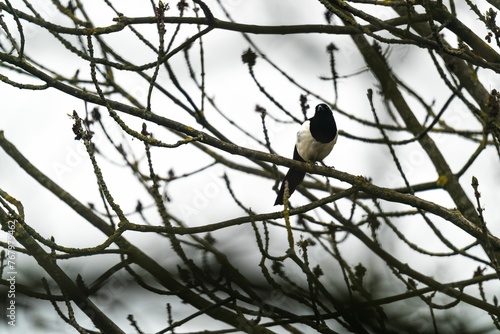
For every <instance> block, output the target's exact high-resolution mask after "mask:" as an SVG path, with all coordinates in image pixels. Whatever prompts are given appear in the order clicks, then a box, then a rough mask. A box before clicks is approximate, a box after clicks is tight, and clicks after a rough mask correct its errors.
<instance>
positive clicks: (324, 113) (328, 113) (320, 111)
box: [314, 103, 333, 118]
mask: <svg viewBox="0 0 500 334" xmlns="http://www.w3.org/2000/svg"><path fill="white" fill-rule="evenodd" d="M314 117H317V118H332V117H333V114H332V110H331V109H330V107H328V106H327V105H326V104H324V103H320V104H318V105H317V106H316V110H315V114H314Z"/></svg>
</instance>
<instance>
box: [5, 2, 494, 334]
mask: <svg viewBox="0 0 500 334" xmlns="http://www.w3.org/2000/svg"><path fill="white" fill-rule="evenodd" d="M488 2H489V3H490V4H491V6H492V7H491V8H490V9H488V10H486V11H485V10H484V9H482V8H486V7H487V6H486V5H485V4H480V5H479V4H474V3H473V2H472V1H469V0H466V1H465V2H464V3H456V2H455V1H453V0H450V1H449V2H442V1H432V0H422V1H417V0H413V1H409V0H406V1H403V0H395V1H379V0H353V1H341V0H319V1H318V2H315V1H310V4H309V6H311V8H313V7H314V8H318V6H319V5H321V6H322V9H321V10H322V11H323V12H324V17H323V18H322V20H323V21H318V22H314V24H296V22H293V21H292V20H291V21H289V23H288V24H286V25H261V24H255V25H254V24H245V23H240V22H238V21H237V20H236V19H233V17H236V16H238V14H239V13H240V14H241V12H242V11H244V8H242V7H243V6H257V2H252V3H251V4H248V3H244V2H238V5H239V6H237V5H235V2H234V1H233V2H227V1H222V0H217V1H206V2H204V1H202V0H193V1H184V0H181V1H179V2H178V3H176V4H174V3H166V2H162V1H159V2H154V1H151V3H149V4H146V3H140V4H139V3H137V4H134V5H133V6H134V9H133V10H132V9H131V8H126V11H124V12H122V9H121V8H125V7H124V6H125V5H123V4H122V3H120V2H119V1H116V2H115V1H109V0H104V1H102V3H97V2H96V3H93V4H90V3H88V4H87V3H86V4H84V3H83V2H81V1H78V0H70V1H68V2H66V3H62V2H60V1H59V0H53V1H52V2H50V3H48V2H47V3H45V2H38V1H37V2H36V3H35V2H34V1H29V0H24V1H13V0H5V1H2V2H0V11H1V15H0V24H1V35H0V51H1V52H0V79H1V80H2V82H3V84H4V85H2V89H4V88H5V87H6V85H9V86H11V87H15V88H19V89H21V90H22V91H26V90H30V91H39V93H38V95H36V96H43V95H44V94H49V93H50V92H54V91H57V92H60V93H63V94H65V95H67V96H70V97H72V98H73V99H74V100H75V101H79V102H80V103H79V104H78V105H79V106H80V107H79V109H76V110H73V108H71V109H69V110H68V109H65V108H66V107H65V106H63V105H59V104H58V103H57V101H52V103H53V106H52V107H51V108H53V109H54V110H56V111H57V112H58V113H59V112H62V113H64V114H60V115H58V116H57V117H59V118H63V117H66V118H67V117H68V116H67V115H66V114H68V115H69V116H70V118H71V120H72V129H69V128H67V129H60V128H54V129H51V131H54V132H65V133H70V132H71V131H72V133H73V134H72V136H73V137H74V140H75V143H77V145H79V147H80V148H84V150H85V152H86V153H85V154H86V157H85V164H86V165H87V166H90V167H91V168H92V170H93V175H90V176H91V177H92V178H93V180H95V182H94V183H91V182H90V181H88V182H87V184H86V186H85V187H82V189H76V190H73V191H71V192H68V191H66V190H65V189H63V187H61V186H60V185H58V182H57V181H58V180H56V179H54V177H53V176H52V177H51V176H50V175H47V173H44V172H42V170H41V169H39V168H38V167H37V166H36V164H35V163H34V161H33V160H32V159H31V158H30V157H29V156H25V155H23V152H22V150H20V149H18V148H16V145H15V144H14V143H12V142H11V141H9V132H11V131H14V129H11V128H4V127H3V126H2V128H1V129H0V146H1V147H2V149H3V151H4V152H5V154H6V156H4V158H3V159H5V161H7V159H8V160H9V161H15V163H16V164H17V166H18V167H19V168H21V169H22V170H24V171H25V172H26V173H27V174H29V176H30V177H31V178H33V179H34V180H35V181H36V182H37V183H38V185H39V186H40V187H43V188H45V189H46V190H48V191H49V192H50V193H52V194H53V195H55V196H56V197H57V198H59V199H60V200H61V201H62V202H60V205H61V206H63V205H64V206H67V207H69V208H71V209H72V210H73V211H74V212H76V214H77V216H78V217H79V218H78V219H73V218H70V219H68V220H69V221H64V222H49V221H45V220H44V219H43V217H38V218H34V217H30V215H26V214H25V213H26V211H29V210H30V208H31V207H33V206H34V205H37V203H31V202H27V200H25V199H23V198H20V197H19V194H18V193H19V189H16V188H9V189H7V188H5V185H2V184H0V204H1V210H0V222H1V225H2V230H3V231H5V232H6V234H5V236H6V238H5V239H4V240H5V241H3V242H1V245H2V247H3V248H4V251H2V253H1V262H0V263H1V268H0V270H1V271H0V272H1V280H0V283H1V284H2V286H3V287H4V290H2V293H1V298H2V300H3V301H4V304H3V305H4V307H3V312H5V314H4V319H5V322H4V323H3V325H5V326H7V328H10V327H8V326H14V325H16V321H17V320H16V317H17V315H18V314H17V312H21V310H26V312H28V311H29V305H30V300H33V303H35V304H34V305H36V307H40V305H44V304H47V305H49V306H51V307H52V308H53V310H54V312H55V313H57V315H58V317H59V318H60V319H61V320H62V321H63V322H61V323H64V322H65V323H67V324H69V325H70V326H71V327H72V328H74V329H75V330H76V331H77V332H79V333H94V332H101V333H125V332H137V333H144V332H156V333H169V332H171V333H174V332H176V331H177V332H179V331H183V332H185V331H186V330H189V328H191V329H192V328H193V327H192V326H198V328H204V329H205V331H203V332H204V333H232V332H248V333H274V332H291V333H302V332H304V333H310V332H312V331H313V330H315V331H317V332H321V333H335V332H347V331H349V332H355V333H368V332H379V333H386V332H399V331H407V332H415V333H417V332H418V333H423V332H434V333H438V332H439V333H445V332H450V333H451V332H465V331H467V332H472V331H478V332H485V331H493V330H494V329H495V328H496V329H497V330H498V329H500V322H499V316H500V308H499V306H498V299H497V298H498V296H497V295H495V292H498V287H499V280H498V279H499V274H500V265H499V261H500V239H499V238H498V237H496V236H495V234H497V235H498V233H499V232H500V230H499V229H498V223H499V221H498V216H495V215H488V214H487V213H488V212H489V211H485V206H484V198H483V197H481V193H483V194H484V193H485V192H487V194H486V197H491V198H494V196H497V195H496V194H497V193H498V188H497V187H498V180H496V179H494V178H493V177H494V174H495V173H494V172H492V173H489V174H488V172H487V170H490V171H496V176H497V177H498V166H499V165H498V161H499V160H498V158H499V157H500V146H499V141H500V116H499V110H500V102H499V101H500V96H499V93H498V91H497V90H496V89H495V88H494V87H491V82H488V79H487V78H488V77H489V76H491V75H492V73H493V74H495V75H496V74H498V73H499V71H500V55H499V54H498V52H497V50H498V49H499V47H500V28H499V27H498V26H497V23H496V14H497V12H496V10H498V9H499V8H500V7H499V4H498V2H497V1H488ZM281 6H282V8H285V9H290V10H291V9H293V7H292V4H282V5H281ZM109 13H111V14H109ZM143 13H146V14H144V15H143ZM279 14H281V13H279ZM382 14H383V15H382ZM102 15H108V17H110V16H109V15H111V16H112V17H114V18H113V20H114V22H112V23H111V24H109V25H104V24H96V23H95V22H96V20H97V18H99V19H100V18H101V16H102ZM286 19H287V17H286V16H285V17H281V20H286ZM470 20H475V21H476V26H475V27H479V28H477V29H479V30H480V31H479V30H477V31H476V30H471V29H470V28H469V27H468V25H469V24H468V23H467V22H470ZM99 22H101V21H99ZM256 22H257V18H256ZM478 23H479V24H478ZM222 32H226V33H231V34H233V35H236V36H241V37H242V40H244V43H245V45H246V46H245V47H244V48H242V49H241V50H240V51H241V52H240V54H239V55H238V56H237V57H240V56H241V58H240V59H239V61H242V64H241V63H240V70H241V69H246V70H247V73H248V75H239V74H238V75H234V76H233V77H232V82H220V81H219V82H217V81H216V79H215V78H216V74H217V73H214V72H215V70H212V68H213V66H215V65H214V64H215V62H214V61H213V60H210V59H211V57H213V56H214V55H220V54H222V53H223V52H222V51H221V50H220V49H219V50H216V47H217V44H216V43H215V42H214V41H213V40H212V39H211V38H212V36H214V38H215V36H221V35H220V34H221V33H222ZM217 34H219V35H217ZM305 34H306V35H305ZM262 35H265V36H281V37H280V38H281V39H282V40H289V39H291V38H295V37H296V36H307V37H308V38H310V39H316V38H317V39H318V40H319V39H320V37H321V38H323V37H325V36H327V37H331V41H330V42H327V43H325V44H324V45H323V49H322V50H311V51H310V55H311V58H315V59H323V60H324V75H322V76H321V77H320V78H318V77H317V74H316V73H314V74H312V75H309V77H310V78H309V80H308V81H304V80H301V79H298V78H297V76H300V75H303V74H299V72H300V71H297V68H298V69H299V70H300V67H301V66H295V67H292V66H290V64H289V63H287V62H285V61H284V59H285V58H287V57H288V56H289V55H287V54H283V53H281V54H280V53H279V50H276V49H265V48H262V47H261V46H260V45H261V44H259V43H261V39H260V38H261V37H262ZM33 36H35V37H33ZM224 36H225V35H224ZM334 38H335V39H334ZM45 40H47V41H49V40H50V41H51V42H50V43H53V42H57V45H59V47H60V48H59V49H55V48H54V51H52V55H53V57H54V58H55V59H52V61H50V59H49V60H47V59H46V58H45V57H44V56H43V55H42V54H41V53H36V52H32V50H33V49H32V48H31V47H30V43H34V42H35V41H45ZM117 41H119V42H118V43H117ZM322 41H323V39H321V43H323V42H322ZM333 41H335V43H333ZM50 45H52V44H50ZM219 46H220V45H219ZM225 47H227V48H228V49H229V48H230V46H229V45H226V46H225ZM297 48H300V45H298V46H297ZM401 48H402V49H401ZM397 50H404V52H408V53H409V54H417V55H418V59H417V58H416V57H415V58H413V59H410V60H406V61H398V60H397V59H395V58H394V57H393V56H392V53H393V52H396V51H397ZM270 51H272V55H269V53H270ZM224 57H225V59H224V60H223V61H224V62H228V63H230V62H233V61H234V60H235V58H237V57H235V56H234V54H226V55H224ZM280 57H281V58H280ZM408 57H411V56H408ZM62 59H67V61H65V62H64V67H63V66H62V64H61V63H60V62H59V61H58V60H62ZM342 59H362V60H363V62H364V65H363V68H362V69H361V70H360V71H358V72H350V73H347V72H346V71H345V69H341V68H339V63H342V61H343V60H342ZM227 70H229V71H232V70H233V69H231V68H230V67H229V68H228V69H227ZM325 73H329V74H325ZM403 73H411V75H410V76H408V75H406V76H405V75H404V74H403ZM419 74H423V75H424V76H425V78H426V79H425V80H427V81H428V83H429V84H428V85H427V86H428V87H422V85H416V84H415V82H414V80H413V77H414V76H415V77H416V76H418V75H419ZM271 76H273V77H272V78H271ZM212 78H213V79H212ZM361 79H362V80H365V81H364V82H365V83H367V87H368V89H354V88H353V87H356V86H357V85H358V83H359V82H360V81H359V80H361ZM249 80H252V82H253V84H254V86H248V84H247V82H248V81H249ZM273 80H276V82H279V84H277V85H275V84H274V81H273ZM312 82H314V84H312ZM317 84H320V85H323V87H327V89H325V90H324V92H323V91H321V89H312V88H308V87H310V86H314V85H317ZM231 86H239V87H241V89H240V93H239V95H238V97H237V98H238V99H239V100H240V101H241V103H238V105H237V106H236V105H234V102H231V101H233V100H231V99H232V98H233V96H232V95H234V94H235V93H234V91H232V90H231V89H230V88H231ZM277 86H279V88H277ZM248 87H251V88H248ZM346 87H349V90H350V93H349V95H348V93H347V89H346ZM429 87H430V89H428V88H429ZM426 88H427V89H426ZM0 94H1V93H0ZM30 96H31V95H30ZM245 98H246V99H245ZM11 99H13V100H11ZM16 99H19V96H15V97H14V96H12V97H11V96H6V95H4V94H2V95H1V101H2V102H1V104H2V113H9V110H6V109H5V108H6V105H7V103H17V102H16V101H17V100H16ZM9 101H10V102H9ZM317 102H318V103H319V102H321V103H327V104H328V105H329V106H330V107H331V108H332V109H333V111H334V114H335V117H336V118H337V121H338V122H339V124H341V126H339V128H340V131H339V134H340V139H339V144H338V145H337V146H340V148H338V147H336V148H335V149H334V154H333V156H334V157H333V158H332V160H331V161H333V162H334V164H335V167H337V168H333V167H330V166H326V165H319V164H318V165H313V164H308V163H302V162H299V161H295V160H292V159H289V157H291V151H292V148H293V142H292V141H293V140H294V137H293V131H294V129H296V128H297V126H296V125H297V124H300V123H301V122H303V121H304V120H305V119H306V118H307V117H310V116H311V112H310V111H311V110H310V107H309V104H312V103H317ZM35 103H38V102H37V101H35ZM40 103H41V102H40ZM11 116H12V117H14V119H15V117H16V115H11ZM457 117H458V119H459V120H466V121H458V122H457ZM17 121H18V122H20V123H22V122H25V121H27V120H22V119H18V120H17ZM49 122H50V118H48V116H47V124H40V126H42V127H46V128H50V126H51V125H50V124H48V123H49ZM256 122H259V123H260V130H259V131H254V130H252V129H251V128H250V126H249V124H251V123H253V124H255V123H256ZM277 128H280V129H286V132H285V131H283V133H280V136H279V137H278V136H277V133H276V131H274V129H277ZM117 129H119V131H116V130H117ZM291 132H292V133H291ZM285 133H286V136H285ZM290 133H291V134H290ZM25 135H26V136H29V135H30V134H29V133H27V134H25ZM281 139H283V141H282V140H281ZM33 140H37V138H33ZM286 142H289V145H286V146H285V143H286ZM346 143H349V144H346ZM343 145H344V147H345V145H351V147H352V148H351V149H350V150H351V153H352V154H350V155H348V154H344V155H343V156H342V161H340V156H339V154H336V153H335V152H337V151H336V150H341V149H342V148H341V147H342V146H343ZM471 148H472V149H471ZM286 150H289V151H290V152H289V153H290V155H285V156H281V155H278V154H277V153H276V152H280V153H281V152H284V153H286V152H287V151H286ZM358 150H359V151H358ZM345 152H349V149H345ZM357 152H360V153H359V154H358V153H357ZM360 155H362V156H360ZM7 156H8V157H7ZM363 156H364V157H366V159H364V160H363ZM348 160H350V161H358V162H359V161H363V163H364V164H366V165H369V164H373V165H374V166H375V165H376V167H373V169H371V171H372V172H373V174H369V175H364V176H358V175H356V172H354V171H355V170H358V169H356V166H355V165H354V164H355V163H352V164H351V165H350V166H351V169H345V170H344V168H341V167H344V166H349V164H348V163H347V162H346V163H345V164H343V161H348ZM478 161H481V163H478ZM481 166H482V167H481ZM56 167H57V168H59V171H60V172H61V173H65V172H66V169H65V168H67V166H56ZM480 167H481V168H480ZM61 168H62V169H61ZM286 168H294V169H296V170H300V171H305V172H307V175H308V176H307V177H306V180H305V181H304V182H303V184H302V185H301V186H300V187H299V188H298V192H299V193H300V195H299V194H294V196H293V197H292V198H289V197H288V196H287V194H285V205H284V207H274V208H273V207H272V202H273V199H272V198H273V194H274V195H275V193H276V191H277V189H278V185H279V182H280V180H281V179H282V176H283V174H282V171H284V170H285V169H286ZM488 168H491V169H488ZM415 169H417V170H418V171H419V173H415ZM365 170H366V172H367V173H369V172H370V169H369V168H367V169H365ZM3 173H4V174H5V173H10V171H6V170H3ZM116 175H119V176H116ZM213 175H216V177H215V178H214V177H213ZM115 176H116V177H115ZM81 177H82V178H83V177H85V176H81ZM87 177H89V175H87ZM5 180H6V179H4V181H3V182H5ZM86 180H91V179H90V178H88V179H86ZM256 187H259V189H256ZM89 189H97V190H98V191H97V192H94V193H92V194H93V195H92V196H93V199H92V200H90V202H91V203H87V204H86V203H83V202H82V198H86V197H85V196H86V195H83V194H88V191H89ZM267 201H268V202H269V203H267ZM132 202H134V204H133V205H131V204H130V203H132ZM264 202H265V203H264ZM294 204H295V205H294ZM487 209H491V212H495V210H497V209H496V208H494V207H493V208H492V207H487ZM195 216H196V219H195V218H194V217H195ZM200 222H201V224H199V223H200ZM49 223H50V224H57V226H58V229H60V230H62V231H64V233H67V234H68V235H69V234H73V233H75V231H78V229H79V228H81V227H82V226H83V227H86V228H87V229H88V228H89V227H90V228H91V230H95V231H98V232H99V234H96V235H100V236H101V237H100V238H96V237H88V236H86V234H85V233H83V232H82V236H81V238H80V239H81V241H82V242H83V244H84V245H86V246H83V247H82V246H78V247H77V246H75V245H71V244H67V243H65V241H63V240H60V238H57V239H56V238H54V237H52V236H51V235H47V234H46V233H45V232H43V231H44V230H43V228H42V227H43V225H44V224H49ZM409 227H412V228H414V231H415V230H420V231H421V232H422V233H420V234H416V233H412V232H410V231H411V229H409ZM76 233H79V232H76ZM240 235H245V239H238V237H239V236H240ZM102 236H103V237H102ZM231 239H236V240H245V244H244V245H242V244H241V245H238V244H236V243H230V242H229V241H230V240H231ZM144 242H146V243H144ZM148 244H149V245H150V246H149V247H148V246H147V245H148ZM158 249H160V251H159V250H158ZM237 252H245V253H246V254H248V257H242V256H239V255H238V254H237ZM18 259H19V262H18ZM23 259H24V260H23ZM29 259H33V260H35V262H36V265H37V266H39V268H38V270H35V269H32V268H27V267H25V266H22V265H21V264H22V263H31V262H29V261H30V260H29ZM23 261H25V262H23ZM35 262H33V263H35ZM422 263H425V264H429V267H430V268H429V267H426V266H425V265H422ZM90 264H93V265H96V264H100V266H96V268H97V269H95V270H85V269H84V266H85V265H90ZM76 266H78V267H80V266H82V267H81V268H79V269H78V270H74V268H75V267H76ZM471 266H473V267H474V268H476V269H475V270H472V271H471V270H469V269H467V270H464V269H463V268H465V267H466V268H470V267H471ZM436 267H440V268H444V270H445V271H446V272H447V274H446V275H438V274H437V272H436ZM28 270H29V272H30V275H29V276H30V277H26V275H25V276H21V273H22V272H23V271H24V272H27V271H28ZM118 279H119V280H120V282H122V284H121V285H120V286H119V288H118V287H117V286H116V284H113V282H117V280H118ZM104 294H107V296H108V299H107V302H105V301H104V299H103V295H104ZM21 298H22V299H21ZM39 300H41V301H42V302H40V301H39ZM109 300H114V301H118V302H119V303H121V304H122V305H123V304H126V305H129V306H130V305H135V306H137V309H142V310H144V312H139V313H134V312H133V311H131V310H133V308H131V307H129V308H127V307H116V308H114V307H113V305H112V303H109ZM152 300H154V303H159V304H160V305H163V306H162V307H161V309H160V310H156V311H157V313H156V314H153V313H151V314H150V313H149V312H146V311H145V305H148V303H153V301H152ZM23 305H24V307H23ZM155 305H156V304H155ZM123 312H127V313H123ZM128 313H129V314H128ZM483 316H486V317H483ZM207 317H208V318H211V319H215V320H217V321H216V322H208V325H207V322H206V319H207ZM479 317H481V319H482V320H481V321H479V322H474V321H473V320H474V319H477V318H479ZM158 318H160V319H162V321H160V322H158V321H157V320H153V319H158ZM486 319H487V320H486ZM44 326H51V325H50V324H44ZM52 326H53V327H50V328H52V329H53V328H57V326H60V324H55V325H52ZM200 332H201V330H200Z"/></svg>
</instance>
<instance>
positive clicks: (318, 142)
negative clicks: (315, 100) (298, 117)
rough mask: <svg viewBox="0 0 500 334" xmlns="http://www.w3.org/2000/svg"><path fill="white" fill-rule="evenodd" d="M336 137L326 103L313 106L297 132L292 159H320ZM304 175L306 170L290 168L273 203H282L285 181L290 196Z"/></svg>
mask: <svg viewBox="0 0 500 334" xmlns="http://www.w3.org/2000/svg"><path fill="white" fill-rule="evenodd" d="M337 137H338V133H337V124H336V123H335V118H334V117H333V113H332V110H331V109H330V107H328V106H327V105H326V104H324V103H320V104H318V105H317V106H316V108H315V112H314V116H313V117H311V118H309V119H307V120H306V121H305V122H304V123H302V126H301V128H300V130H299V131H298V132H297V141H296V143H295V148H294V151H293V159H294V160H297V161H301V162H309V163H314V162H316V161H322V160H323V159H325V158H326V157H327V156H328V155H329V154H330V152H331V151H332V149H333V146H334V145H335V143H336V142H337ZM305 175H306V172H303V171H299V170H296V169H293V168H290V169H289V170H288V172H287V173H286V175H285V178H284V179H283V182H282V183H281V188H280V191H279V192H278V196H277V197H276V201H275V202H274V205H281V204H283V195H284V193H285V183H288V196H291V195H292V193H293V192H294V191H295V188H297V186H298V185H299V184H300V183H302V180H304V176H305Z"/></svg>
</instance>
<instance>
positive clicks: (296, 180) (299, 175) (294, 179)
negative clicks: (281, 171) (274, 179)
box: [274, 168, 306, 205]
mask: <svg viewBox="0 0 500 334" xmlns="http://www.w3.org/2000/svg"><path fill="white" fill-rule="evenodd" d="M305 175H306V172H301V171H298V170H295V169H291V168H290V169H289V170H288V173H286V176H285V178H284V179H283V183H281V189H280V191H279V193H278V196H277V197H276V201H275V202H274V205H280V204H283V195H284V193H285V182H287V181H288V197H290V196H291V195H292V193H293V192H294V191H295V188H297V186H298V185H299V184H301V183H302V180H304V176H305Z"/></svg>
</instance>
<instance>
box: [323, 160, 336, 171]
mask: <svg viewBox="0 0 500 334" xmlns="http://www.w3.org/2000/svg"><path fill="white" fill-rule="evenodd" d="M320 164H321V165H322V166H323V167H328V168H333V169H335V166H328V165H325V163H324V162H323V161H320Z"/></svg>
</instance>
